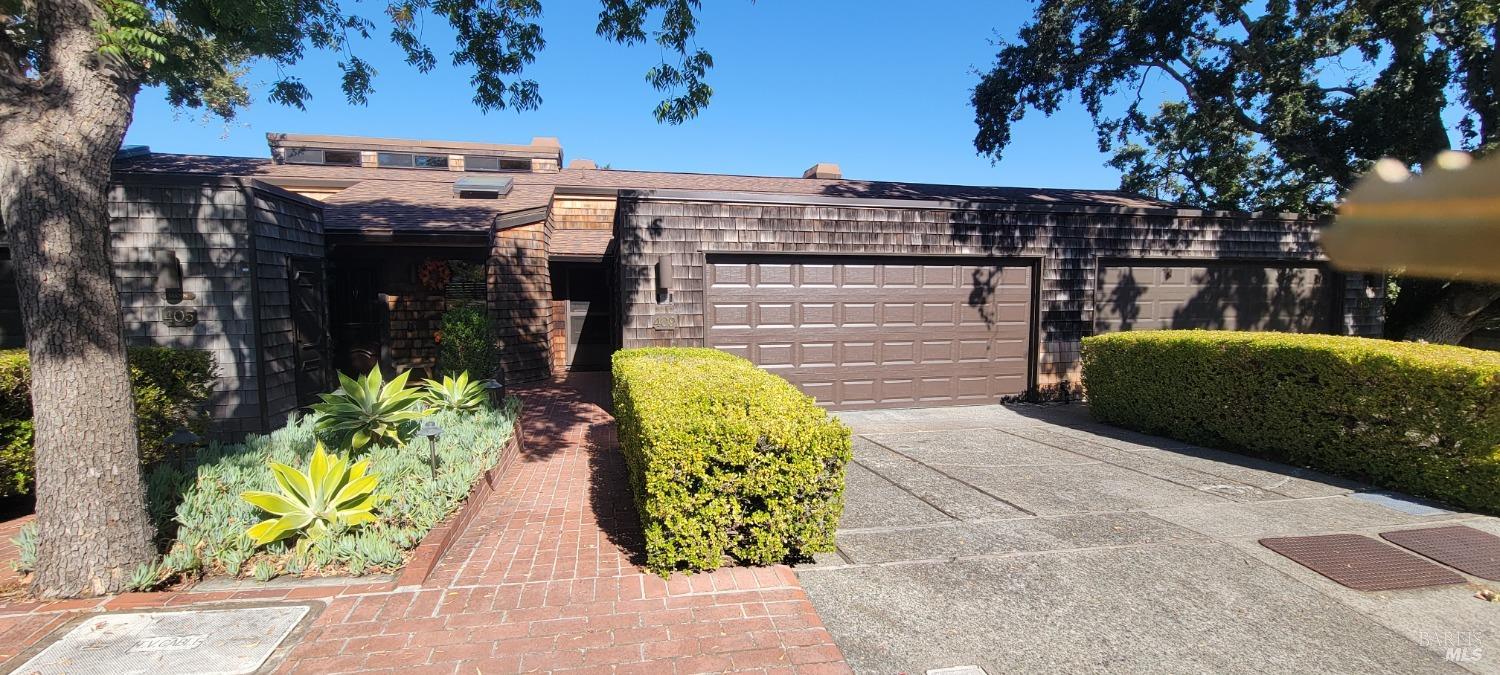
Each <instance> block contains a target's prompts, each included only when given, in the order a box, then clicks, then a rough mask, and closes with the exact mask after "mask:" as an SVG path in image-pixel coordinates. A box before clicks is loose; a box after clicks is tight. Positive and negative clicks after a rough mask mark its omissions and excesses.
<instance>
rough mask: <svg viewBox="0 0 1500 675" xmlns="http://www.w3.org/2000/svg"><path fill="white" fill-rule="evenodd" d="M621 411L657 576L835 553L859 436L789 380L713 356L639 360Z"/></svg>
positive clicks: (617, 358) (620, 395)
mask: <svg viewBox="0 0 1500 675" xmlns="http://www.w3.org/2000/svg"><path fill="white" fill-rule="evenodd" d="M614 406H615V418H616V420H617V422H618V425H619V434H620V446H621V449H622V451H623V452H624V454H625V459H626V462H627V463H628V464H629V466H630V483H631V489H632V491H633V492H634V495H635V501H636V508H637V509H638V510H639V512H640V516H641V524H642V526H643V527H644V528H645V532H646V564H647V566H648V567H650V568H651V569H652V570H654V571H656V572H658V573H661V574H668V573H670V572H671V571H672V570H678V569H686V570H710V569H714V568H716V567H719V566H720V565H722V564H723V563H724V561H725V557H726V556H728V557H732V558H734V559H737V560H739V561H742V562H746V563H751V564H774V563H779V562H783V561H787V560H794V559H798V558H802V557H806V556H808V555H811V554H812V553H817V552H823V551H832V550H833V533H834V530H836V529H838V520H839V515H840V514H841V513H842V512H843V509H844V465H845V464H846V463H848V461H849V459H850V456H851V454H852V451H851V445H850V436H849V429H848V427H845V426H844V425H843V424H841V423H839V422H838V421H837V420H836V419H834V418H832V417H830V416H829V415H828V414H827V413H826V412H825V411H824V410H823V409H821V408H819V407H818V406H817V405H816V404H814V402H813V399H812V398H811V397H809V396H807V395H805V394H803V393H801V392H799V391H798V390H797V389H796V388H795V387H793V386H792V385H791V384H789V383H788V382H787V381H786V380H783V379H781V378H779V377H776V376H775V375H772V374H770V373H767V372H765V371H763V370H760V369H759V368H756V367H755V366H754V365H752V364H751V363H750V362H749V361H746V360H744V359H741V358H738V357H735V356H731V355H729V354H726V353H724V352H720V351H717V350H713V349H687V348H671V349H665V348H648V349H627V350H623V351H620V352H617V353H615V355H614Z"/></svg>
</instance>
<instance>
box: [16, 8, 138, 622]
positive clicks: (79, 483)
mask: <svg viewBox="0 0 1500 675" xmlns="http://www.w3.org/2000/svg"><path fill="white" fill-rule="evenodd" d="M34 7H35V9H36V12H35V14H34V16H35V17H36V19H37V24H38V27H39V29H40V30H42V31H43V32H44V34H46V35H47V36H48V37H49V38H50V41H49V44H48V47H47V52H46V54H45V57H46V63H45V64H44V67H43V69H42V72H41V74H40V75H39V76H37V77H36V78H35V79H34V83H35V85H36V86H35V87H33V88H26V87H19V93H18V94H17V95H15V96H11V95H10V92H5V93H4V95H0V221H3V222H4V224H5V228H6V233H7V236H8V238H9V240H10V247H11V256H12V259H13V260H14V262H15V269H16V285H17V286H18V288H19V291H20V299H21V316H22V319H23V320H24V322H25V326H26V342H27V350H28V351H29V352H30V354H31V368H32V386H31V392H32V393H31V396H32V408H33V411H34V421H35V425H36V430H35V431H36V434H35V448H36V507H37V526H38V535H39V536H38V542H39V548H38V556H37V568H36V574H35V578H34V580H33V586H32V588H33V591H34V592H35V593H37V594H38V595H41V596H44V597H70V596H80V595H98V594H103V593H111V592H118V591H121V590H123V589H124V588H125V585H126V583H127V582H128V581H129V579H130V575H131V573H132V572H133V571H134V570H135V568H136V567H137V566H139V565H140V564H141V563H143V562H146V561H149V560H150V559H151V558H152V557H153V556H154V555H155V550H154V548H153V546H152V535H153V531H152V525H151V522H150V520H149V518H148V516H147V514H146V501H145V500H146V496H145V485H144V481H143V480H142V476H141V466H140V452H139V449H138V448H137V445H136V421H135V409H134V404H133V402H132V397H131V391H130V379H129V374H128V371H127V369H126V363H125V343H124V336H123V320H122V316H121V311H120V301H119V293H118V290H117V287H116V283H115V279H114V274H113V270H112V268H111V266H110V257H109V214H108V209H107V204H106V198H107V191H108V190H109V179H110V162H111V161H112V159H113V156H114V153H115V152H116V151H117V150H118V149H119V147H120V143H121V141H122V140H123V138H124V135H125V129H126V127H128V126H129V124H130V119H131V115H132V103H133V100H134V97H135V93H136V89H137V85H136V84H135V83H134V80H133V78H131V77H129V76H128V75H122V74H121V73H119V72H116V71H113V70H112V69H111V68H110V67H109V66H108V64H101V63H100V62H99V61H98V58H99V57H98V54H97V52H98V38H97V36H96V34H95V31H94V30H93V29H92V28H91V27H90V25H89V24H90V21H92V20H94V19H96V18H102V14H101V13H100V12H99V9H98V7H97V6H96V5H94V4H93V3H92V2H90V1H89V0H40V1H38V2H36V3H35V5H34Z"/></svg>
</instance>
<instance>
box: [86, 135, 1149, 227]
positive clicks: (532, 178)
mask: <svg viewBox="0 0 1500 675" xmlns="http://www.w3.org/2000/svg"><path fill="white" fill-rule="evenodd" d="M115 170H116V171H119V172H129V173H151V172H162V173H202V174H214V175H227V176H248V177H264V178H272V179H274V178H303V179H328V180H347V181H353V182H354V184H353V185H351V186H350V187H348V188H346V189H344V190H342V191H341V192H338V193H335V194H333V195H330V196H329V197H328V198H327V199H325V200H324V203H325V204H327V207H326V208H325V210H324V226H325V227H327V228H329V229H333V230H386V229H389V230H414V231H432V232H448V231H474V230H482V229H487V228H489V227H490V226H491V225H492V223H493V221H494V218H495V217H496V216H498V215H502V214H506V213H514V212H517V211H524V210H526V209H532V208H536V207H540V206H546V205H547V204H548V203H550V201H551V199H552V193H553V190H554V189H555V188H558V187H576V188H615V189H639V190H652V189H661V190H704V191H723V192H754V193H769V194H786V195H800V196H824V197H864V198H880V199H916V200H945V201H949V200H951V201H977V202H999V203H1013V204H1043V205H1058V206H1062V205H1067V206H1101V207H1124V208H1170V207H1172V206H1173V205H1172V204H1170V203H1167V202H1163V201H1160V200H1156V199H1151V198H1148V197H1142V196H1140V195H1134V194H1130V193H1126V192H1120V191H1115V190H1069V189H1057V188H1018V187H982V186H966V185H936V184H929V183H902V182H891V181H862V180H829V179H815V178H779V177H770V176H734V175H726V174H700V173H667V172H659V171H621V170H611V169H562V170H560V171H556V172H551V173H545V172H539V173H513V174H506V175H507V176H509V177H512V178H514V179H515V187H514V189H513V190H512V191H511V193H510V194H509V195H506V196H505V197H504V198H502V199H493V200H490V199H460V198H458V197H456V196H454V194H453V189H452V184H453V182H454V181H455V180H457V179H459V178H461V177H463V176H464V175H465V174H464V173H462V172H456V171H442V170H424V169H392V168H384V169H381V168H365V167H347V166H321V165H306V164H276V163H274V162H272V161H271V160H269V159H258V158H251V157H220V156H211V155H173V154H161V153H153V154H149V155H143V156H139V157H131V158H126V159H121V160H118V161H116V162H115Z"/></svg>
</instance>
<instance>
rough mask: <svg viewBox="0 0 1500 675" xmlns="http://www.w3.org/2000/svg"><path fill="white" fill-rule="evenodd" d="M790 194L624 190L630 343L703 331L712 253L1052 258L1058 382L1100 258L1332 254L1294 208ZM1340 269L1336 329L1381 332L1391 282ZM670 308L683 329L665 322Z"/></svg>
mask: <svg viewBox="0 0 1500 675" xmlns="http://www.w3.org/2000/svg"><path fill="white" fill-rule="evenodd" d="M778 198H780V199H784V200H785V201H787V202H798V201H799V200H798V199H797V198H796V196H792V195H736V194H729V193H691V192H681V191H659V192H652V191H641V192H625V193H622V196H621V200H620V205H619V215H618V218H617V221H618V228H619V232H618V239H619V242H618V245H619V250H620V264H619V271H618V274H619V280H620V287H621V297H622V300H623V302H624V311H623V318H622V324H623V326H622V328H623V345H624V346H625V347H638V346H648V345H657V346H668V345H671V346H701V345H703V344H704V338H705V334H704V326H705V319H704V303H705V300H706V298H705V284H704V265H705V261H706V256H707V254H710V253H801V254H834V255H865V256H870V255H904V256H980V257H993V258H1010V259H1026V260H1034V261H1035V262H1036V264H1037V266H1038V269H1039V274H1038V275H1037V280H1036V293H1037V300H1038V302H1037V305H1038V306H1037V309H1036V323H1037V326H1038V331H1037V350H1036V352H1037V353H1036V355H1035V360H1036V364H1035V369H1036V370H1035V373H1034V382H1033V384H1034V385H1035V386H1039V387H1048V386H1054V385H1057V384H1059V383H1062V382H1065V381H1076V379H1077V376H1078V348H1079V344H1080V340H1081V338H1083V337H1084V336H1085V335H1089V334H1091V333H1092V332H1093V330H1094V318H1095V316H1094V315H1095V306H1096V303H1097V302H1098V298H1096V294H1097V288H1098V282H1099V278H1098V274H1099V269H1100V260H1101V259H1168V260H1196V259H1201V260H1226V261H1244V262H1246V263H1260V262H1264V261H1312V262H1318V261H1322V260H1323V258H1322V254H1321V253H1320V252H1319V249H1318V247H1317V243H1316V229H1317V226H1318V224H1317V222H1315V221H1313V220H1309V219H1305V218H1298V217H1295V216H1290V215H1281V214H1220V213H1208V212H1200V211H1188V210H1182V211H1177V210H1168V209H1133V208H1094V207H1046V206H1039V205H1003V204H964V203H951V202H950V203H939V202H917V201H913V202H908V203H905V204H900V203H892V202H891V200H879V201H878V203H872V202H867V201H862V200H857V199H847V200H845V199H828V198H815V199H806V200H804V201H805V203H767V202H770V201H771V200H773V199H778ZM741 199H743V200H744V201H739V200H741ZM663 256H666V257H669V258H670V259H671V261H672V263H673V265H672V269H673V280H672V285H673V289H674V291H673V298H672V302H671V304H670V305H658V304H657V303H656V297H655V296H656V293H655V287H654V279H653V266H654V265H655V263H656V261H657V260H658V258H661V257H663ZM1330 274H1334V273H1333V272H1331V271H1330ZM1337 278H1338V279H1340V280H1338V281H1336V282H1335V286H1337V287H1338V288H1341V289H1342V290H1343V292H1342V297H1340V298H1338V302H1337V303H1336V305H1337V310H1336V312H1337V313H1338V322H1337V323H1338V325H1337V330H1339V331H1340V332H1344V333H1352V334H1359V335H1374V334H1378V332H1379V326H1380V311H1381V309H1380V308H1381V304H1382V301H1383V289H1382V287H1381V284H1379V283H1378V282H1376V281H1373V280H1371V279H1366V278H1365V277H1363V276H1360V275H1347V276H1346V275H1337ZM974 293H975V294H976V297H978V296H984V295H985V294H986V293H987V289H986V288H985V287H984V286H983V285H982V284H980V283H978V282H976V286H975V288H974ZM659 317H660V318H659ZM661 318H665V319H669V320H670V322H671V323H675V328H670V329H663V328H662V326H663V325H664V324H663V323H662V321H661Z"/></svg>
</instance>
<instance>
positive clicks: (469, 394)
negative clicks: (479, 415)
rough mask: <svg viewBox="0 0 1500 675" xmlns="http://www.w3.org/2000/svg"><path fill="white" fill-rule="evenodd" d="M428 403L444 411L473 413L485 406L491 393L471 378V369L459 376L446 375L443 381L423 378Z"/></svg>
mask: <svg viewBox="0 0 1500 675" xmlns="http://www.w3.org/2000/svg"><path fill="white" fill-rule="evenodd" d="M422 384H423V386H424V387H425V388H426V392H425V394H424V395H425V396H426V398H427V404H428V405H430V406H432V408H433V409H434V410H439V411H443V412H458V413H465V414H467V413H472V412H474V411H476V410H480V409H482V408H483V407H484V405H485V402H486V401H488V400H489V394H488V393H487V392H485V390H484V387H483V386H480V384H479V382H477V381H470V380H469V371H467V370H466V371H464V372H462V373H459V374H458V377H451V376H444V377H443V380H442V381H441V382H439V381H437V380H423V382H422Z"/></svg>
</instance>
